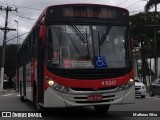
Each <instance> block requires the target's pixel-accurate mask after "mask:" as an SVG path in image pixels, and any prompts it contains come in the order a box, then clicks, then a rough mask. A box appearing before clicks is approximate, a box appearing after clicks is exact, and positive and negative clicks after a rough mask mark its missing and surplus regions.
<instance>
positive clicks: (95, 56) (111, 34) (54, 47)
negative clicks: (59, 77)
mask: <svg viewBox="0 0 160 120" xmlns="http://www.w3.org/2000/svg"><path fill="white" fill-rule="evenodd" d="M126 31H127V27H124V26H112V25H105V26H98V25H97V26H96V25H51V26H49V27H48V29H47V34H48V35H47V42H46V64H47V66H49V67H54V68H64V69H74V68H81V69H84V68H104V69H107V68H124V67H127V66H128V65H129V62H128V61H129V52H126V51H128V49H129V46H130V45H126V43H128V42H127V40H128V34H127V33H128V31H127V32H126Z"/></svg>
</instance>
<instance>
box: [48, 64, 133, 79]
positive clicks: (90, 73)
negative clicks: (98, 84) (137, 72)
mask: <svg viewBox="0 0 160 120" xmlns="http://www.w3.org/2000/svg"><path fill="white" fill-rule="evenodd" d="M48 70H49V71H51V72H53V73H54V74H55V75H57V76H60V77H63V78H70V79H80V80H86V79H87V80H96V79H108V78H116V77H120V76H123V75H126V74H128V73H129V72H131V70H132V68H131V67H129V68H123V69H122V68H121V69H120V68H119V69H118V68H117V69H51V68H48Z"/></svg>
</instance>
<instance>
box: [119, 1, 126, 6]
mask: <svg viewBox="0 0 160 120" xmlns="http://www.w3.org/2000/svg"><path fill="white" fill-rule="evenodd" d="M127 1H128V0H125V1H123V2H121V3H120V4H118V5H117V6H120V5H122V4H123V3H125V2H127Z"/></svg>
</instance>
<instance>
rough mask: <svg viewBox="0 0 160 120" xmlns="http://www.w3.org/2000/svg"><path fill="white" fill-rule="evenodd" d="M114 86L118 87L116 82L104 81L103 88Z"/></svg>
mask: <svg viewBox="0 0 160 120" xmlns="http://www.w3.org/2000/svg"><path fill="white" fill-rule="evenodd" d="M113 85H116V80H112V81H102V86H113Z"/></svg>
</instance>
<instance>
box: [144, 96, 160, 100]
mask: <svg viewBox="0 0 160 120" xmlns="http://www.w3.org/2000/svg"><path fill="white" fill-rule="evenodd" d="M147 98H151V99H157V100H159V99H160V97H148V96H147Z"/></svg>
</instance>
